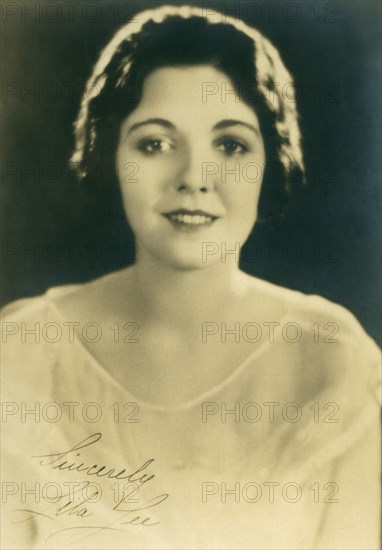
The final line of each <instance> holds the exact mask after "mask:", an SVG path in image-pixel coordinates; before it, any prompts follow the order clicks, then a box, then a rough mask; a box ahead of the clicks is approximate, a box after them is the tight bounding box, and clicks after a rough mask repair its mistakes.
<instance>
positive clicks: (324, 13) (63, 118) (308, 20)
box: [1, 0, 382, 340]
mask: <svg viewBox="0 0 382 550" xmlns="http://www.w3.org/2000/svg"><path fill="white" fill-rule="evenodd" d="M166 3H167V4H171V3H176V4H181V3H183V2H171V1H168V2H166ZM188 3H192V2H188ZM138 4H139V5H138ZM157 4H158V2H145V1H142V2H141V1H140V2H139V3H138V2H124V1H120V2H116V1H108V2H106V1H99V2H94V1H93V2H90V1H89V2H88V1H87V0H81V2H78V1H77V2H71V1H67V2H54V1H52V2H50V1H48V2H34V1H32V0H28V1H26V2H14V1H12V2H6V1H5V2H3V3H2V6H1V10H2V14H1V15H2V46H3V48H2V49H3V54H2V66H1V72H2V80H3V84H2V112H3V117H2V118H3V125H4V126H3V128H4V130H3V145H2V152H3V155H2V183H3V185H2V211H3V222H2V223H3V228H2V232H3V243H2V273H3V275H2V281H1V292H2V296H1V301H2V304H5V303H8V302H10V301H12V300H15V299H17V298H22V297H26V296H33V295H36V294H40V293H42V292H43V291H44V290H45V289H47V288H48V287H50V286H55V285H61V284H67V283H73V282H83V281H86V280H90V279H92V278H95V277H98V276H100V275H102V274H104V273H107V272H109V271H113V270H116V269H119V268H121V267H123V266H125V265H128V264H129V263H131V261H132V257H133V246H132V236H131V234H130V233H129V230H128V228H127V226H126V225H125V223H124V222H123V220H122V219H120V218H118V217H116V216H115V214H114V212H113V211H112V210H110V209H109V208H108V207H107V206H105V205H104V203H103V201H102V200H101V199H102V198H100V197H99V196H98V195H97V191H96V189H97V186H96V185H95V186H94V193H92V192H91V191H90V192H89V189H86V190H84V189H81V187H80V185H79V184H78V183H77V182H76V180H75V178H74V175H73V174H72V173H71V172H70V170H69V169H68V167H67V159H68V158H69V156H70V154H71V150H72V146H73V137H72V123H73V121H74V119H75V117H76V115H77V112H78V108H79V102H80V99H81V93H82V89H83V86H84V84H85V81H86V79H87V78H88V77H89V74H90V70H91V67H92V65H93V64H94V62H95V61H96V59H97V56H98V54H99V51H100V49H101V48H102V47H103V46H104V45H105V44H106V43H107V42H108V40H109V39H110V38H111V37H112V36H113V34H114V33H115V31H116V29H117V28H118V27H120V26H121V25H123V24H124V22H125V21H126V20H127V19H128V18H129V16H131V15H133V13H134V12H135V11H137V10H138V8H139V9H143V8H146V7H150V6H154V5H157ZM194 4H198V5H205V6H206V7H207V6H208V7H209V8H210V9H212V8H213V7H214V6H215V7H216V9H222V10H226V11H227V12H228V13H230V14H232V13H235V11H234V10H237V13H238V15H240V16H242V17H243V18H244V19H245V20H246V21H247V22H248V23H249V24H253V25H254V26H256V27H257V28H259V30H260V31H262V32H263V33H264V34H265V35H266V36H268V37H269V38H270V39H271V40H272V41H273V42H274V44H275V45H276V46H277V47H278V48H279V50H280V51H281V53H282V56H283V59H284V61H285V64H286V65H287V67H288V68H289V69H290V71H291V73H292V74H293V75H294V77H295V80H296V87H297V101H298V108H299V111H300V113H301V126H302V133H303V136H304V152H305V161H306V167H307V187H306V190H305V192H304V193H303V194H302V195H301V196H299V197H297V198H296V200H295V201H294V203H293V204H292V205H291V207H290V208H289V210H288V211H287V213H286V216H285V218H284V219H283V220H278V221H273V222H270V223H267V224H263V225H257V226H256V227H255V229H254V231H253V233H252V236H251V239H250V241H249V243H248V244H247V247H246V249H245V250H244V251H243V260H242V268H243V269H244V270H245V271H247V272H249V273H252V274H254V275H256V276H259V277H262V278H264V279H267V280H269V281H272V282H274V283H276V284H279V285H282V286H286V287H288V288H293V289H297V290H301V291H303V292H306V293H317V294H320V295H322V296H325V297H327V298H329V299H330V300H333V301H334V302H338V303H340V304H343V305H344V306H345V307H347V308H348V309H350V310H351V311H352V312H353V313H354V314H355V315H356V316H357V318H358V319H359V320H360V322H361V323H362V325H363V326H364V327H365V329H366V330H367V331H368V333H369V334H370V335H372V336H373V337H374V338H375V339H376V340H378V338H379V335H380V334H381V328H382V327H381V318H380V299H381V296H380V283H379V281H380V278H381V272H380V271H381V269H380V266H381V254H380V252H381V242H380V239H381V237H380V235H381V231H380V229H381V228H380V216H379V207H380V194H379V187H380V186H379V181H380V175H381V165H380V162H381V109H380V97H381V59H380V37H379V27H380V10H381V7H380V3H379V2H377V1H375V2H374V1H369V0H362V1H358V0H350V1H348V0H345V1H335V2H327V1H319V2H314V1H312V2H310V1H309V2H301V1H300V2H289V1H288V0H284V1H281V0H280V1H279V2H264V1H262V2H258V1H256V0H254V1H245V2H244V1H241V2H238V1H236V2H194Z"/></svg>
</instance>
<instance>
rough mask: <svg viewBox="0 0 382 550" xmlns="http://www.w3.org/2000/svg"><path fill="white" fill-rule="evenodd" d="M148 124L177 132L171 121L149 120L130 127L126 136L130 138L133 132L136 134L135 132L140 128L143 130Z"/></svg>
mask: <svg viewBox="0 0 382 550" xmlns="http://www.w3.org/2000/svg"><path fill="white" fill-rule="evenodd" d="M148 124H157V125H159V126H164V127H165V128H169V129H170V130H175V126H174V125H173V124H172V122H170V121H169V120H165V119H164V118H148V119H147V120H143V121H142V122H136V123H135V124H133V125H132V126H130V128H129V129H128V131H127V133H126V135H127V136H128V135H129V134H131V132H134V130H138V128H141V127H142V126H146V125H148Z"/></svg>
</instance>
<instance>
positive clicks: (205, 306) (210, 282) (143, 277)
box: [128, 257, 245, 331]
mask: <svg viewBox="0 0 382 550" xmlns="http://www.w3.org/2000/svg"><path fill="white" fill-rule="evenodd" d="M128 271H129V290H130V292H131V294H130V297H131V301H132V305H133V309H134V311H135V312H136V313H137V316H139V317H140V318H141V321H143V322H145V321H148V322H149V323H150V324H158V323H159V324H160V325H161V326H162V327H163V326H166V327H168V328H170V329H176V330H178V331H183V330H185V331H187V330H188V331H192V330H193V329H194V330H200V327H201V323H203V322H206V321H215V320H217V319H219V318H222V319H224V315H227V308H228V311H230V309H229V308H232V307H233V305H237V299H238V298H239V297H240V290H241V289H242V288H243V284H242V281H243V279H244V278H245V275H244V274H243V273H242V272H241V271H240V270H239V268H238V265H237V263H234V262H231V263H230V262H228V261H227V262H226V263H222V262H216V263H215V264H213V265H210V266H205V267H202V268H198V269H192V270H179V269H175V268H173V267H171V266H168V265H165V264H163V263H162V262H160V261H158V260H156V259H155V258H152V257H143V258H142V257H141V258H139V259H138V261H137V263H136V264H135V265H134V266H133V267H132V268H130V269H129V270H128Z"/></svg>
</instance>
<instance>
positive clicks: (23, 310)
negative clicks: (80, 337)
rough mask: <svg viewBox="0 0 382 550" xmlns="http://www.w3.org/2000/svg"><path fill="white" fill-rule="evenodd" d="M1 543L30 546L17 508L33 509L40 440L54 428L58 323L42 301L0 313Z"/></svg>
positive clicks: (30, 525)
mask: <svg viewBox="0 0 382 550" xmlns="http://www.w3.org/2000/svg"><path fill="white" fill-rule="evenodd" d="M1 321H2V323H1V324H2V343H1V377H2V384H1V401H2V419H1V422H2V430H1V443H2V445H1V447H2V461H1V462H2V488H3V506H2V543H3V547H6V548H33V547H34V546H33V544H34V540H35V538H36V536H37V526H36V523H35V521H34V520H29V521H23V522H22V523H18V522H19V521H20V520H21V517H23V518H25V514H21V512H20V510H21V509H27V508H28V507H33V503H34V502H37V501H38V499H39V498H41V491H42V490H43V485H42V483H41V480H40V479H39V473H38V471H37V469H36V467H35V465H34V463H33V458H32V457H33V455H36V454H38V452H36V450H37V449H38V444H40V445H41V443H42V441H41V436H43V438H44V439H45V438H46V439H47V440H49V437H50V433H51V432H52V431H53V430H54V429H55V425H54V423H52V422H51V421H50V419H51V418H52V416H51V415H52V412H53V408H54V407H52V408H51V410H50V411H48V408H47V407H46V405H47V404H48V403H50V402H51V398H50V388H51V379H52V370H53V369H54V364H55V348H54V343H53V339H54V338H52V337H53V331H54V329H57V326H55V325H53V324H50V325H49V323H58V321H57V319H53V317H52V316H51V315H50V314H49V307H48V305H47V302H46V301H45V298H44V297H42V296H41V297H35V298H28V299H23V300H19V301H17V302H14V303H12V304H10V305H8V306H6V307H5V308H4V309H3V311H2V317H1ZM49 330H50V332H49Z"/></svg>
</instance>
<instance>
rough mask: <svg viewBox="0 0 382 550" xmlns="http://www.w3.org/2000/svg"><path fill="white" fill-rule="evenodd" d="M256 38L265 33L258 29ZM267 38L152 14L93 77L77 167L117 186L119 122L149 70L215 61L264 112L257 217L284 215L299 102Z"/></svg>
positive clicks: (300, 174) (197, 19)
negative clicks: (289, 92)
mask: <svg viewBox="0 0 382 550" xmlns="http://www.w3.org/2000/svg"><path fill="white" fill-rule="evenodd" d="M259 36H260V37H262V35H260V33H259ZM262 38H263V42H262V43H261V44H259V43H258V42H255V41H254V40H253V39H252V38H251V37H250V36H248V35H247V34H245V33H244V32H241V31H240V30H238V29H237V28H235V26H233V25H232V24H227V23H222V22H219V23H213V24H211V22H209V21H208V20H207V18H205V17H201V16H191V17H188V18H184V17H181V16H179V15H171V16H168V17H167V18H166V19H164V20H163V21H160V22H156V21H154V20H151V19H149V20H148V21H147V22H146V23H145V24H144V25H143V26H142V28H141V30H140V31H139V32H136V33H133V34H129V35H128V38H127V39H124V40H122V41H121V42H120V43H119V44H118V46H117V47H116V48H115V51H114V52H113V53H112V55H111V58H110V60H109V61H108V63H107V64H106V66H105V67H104V69H103V70H102V71H101V73H100V74H98V76H97V79H98V80H97V79H95V80H94V81H93V85H94V87H95V88H94V91H93V95H94V97H92V98H90V100H89V98H87V104H86V111H85V115H84V112H82V118H81V116H80V117H79V120H78V121H77V149H76V152H75V154H74V155H73V158H72V161H74V163H76V164H75V168H76V170H77V172H78V173H79V174H80V175H81V177H82V178H84V179H85V180H86V178H88V179H89V174H88V173H87V169H86V167H87V166H89V165H91V164H96V165H97V166H99V167H100V168H101V171H100V172H101V175H102V179H103V182H104V185H106V186H108V188H109V190H110V186H116V185H117V187H118V184H117V182H118V178H117V174H116V171H115V153H116V149H117V145H118V139H119V131H120V125H121V123H122V122H123V120H124V119H125V118H126V117H127V116H128V115H129V114H130V113H131V112H132V111H133V110H134V109H135V108H136V107H137V105H138V104H139V102H140V99H141V97H142V90H143V84H144V81H145V79H146V78H147V76H148V75H149V74H150V73H151V72H152V71H153V70H155V69H157V68H160V67H165V66H190V65H200V64H210V65H212V66H213V67H215V68H217V69H219V70H221V71H222V72H224V73H225V74H226V75H227V76H228V77H229V78H230V79H231V80H232V82H233V84H234V87H235V89H236V91H237V94H238V95H239V96H240V97H241V98H242V99H243V100H244V101H245V102H246V103H248V104H249V105H251V106H252V107H253V108H254V109H255V111H256V114H257V116H258V118H259V122H260V128H261V131H262V135H263V139H264V144H265V151H266V166H265V168H264V179H263V185H262V190H261V195H260V203H259V221H264V220H265V219H269V218H270V217H273V216H275V215H278V214H280V213H281V212H282V211H283V210H284V207H285V205H286V204H287V202H288V200H289V198H290V197H291V196H292V194H293V193H294V192H295V191H297V190H299V189H300V188H301V187H302V185H303V183H304V166H303V162H302V154H301V149H300V144H299V129H298V122H297V112H296V110H295V106H291V105H286V104H285V102H284V101H282V98H281V96H280V93H279V92H278V90H277V85H276V82H277V78H278V77H279V76H280V75H278V74H277V70H278V69H279V68H280V66H281V67H282V68H283V69H284V71H285V74H286V75H287V76H288V77H289V78H291V77H290V75H289V73H288V72H287V71H286V69H285V67H284V66H283V65H282V62H281V60H280V59H279V58H278V59H277V55H278V54H277V50H275V48H274V47H273V46H272V45H271V44H270V43H269V42H268V41H266V39H265V38H264V37H262ZM260 45H261V46H262V48H263V49H264V50H265V55H264V52H262V53H263V57H264V58H265V59H266V60H267V61H268V62H269V67H268V71H267V74H266V79H265V80H264V78H263V81H262V82H260V81H259V77H258V73H259V71H258V68H257V64H258V62H259V60H258V51H257V49H258V48H257V47H256V46H258V47H260ZM264 45H265V46H269V49H270V48H272V51H267V50H266V48H265V47H264ZM275 52H276V53H275ZM272 55H273V58H272ZM277 65H278V66H277ZM284 77H285V75H284ZM97 82H98V88H101V91H100V92H99V89H98V88H97ZM100 82H101V84H102V85H101V86H100V85H99V83H100ZM267 94H268V97H267ZM269 94H272V96H273V103H271V101H272V100H270V97H269ZM287 109H288V110H289V111H288V113H287V112H286V111H287ZM287 114H288V116H289V119H290V120H292V122H293V123H294V125H295V126H294V128H291V127H290V126H292V124H289V126H288V124H287V122H288V121H287V116H286V115H287ZM80 115H81V113H80ZM291 117H294V119H292V118H291ZM79 121H80V122H79ZM296 128H297V130H296ZM293 131H294V133H296V131H297V133H298V136H297V137H298V143H296V139H295V140H294V143H293V140H292V139H291V133H292V132H293ZM79 150H80V154H79V153H78V151H79ZM296 151H297V153H296ZM285 160H287V162H285ZM114 191H116V190H115V189H114ZM117 193H118V191H117Z"/></svg>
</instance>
